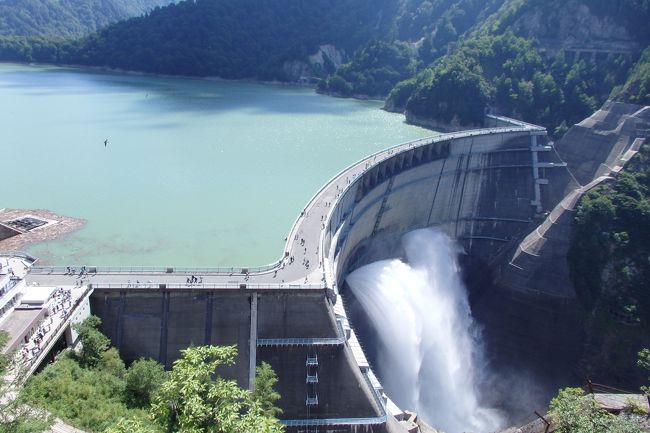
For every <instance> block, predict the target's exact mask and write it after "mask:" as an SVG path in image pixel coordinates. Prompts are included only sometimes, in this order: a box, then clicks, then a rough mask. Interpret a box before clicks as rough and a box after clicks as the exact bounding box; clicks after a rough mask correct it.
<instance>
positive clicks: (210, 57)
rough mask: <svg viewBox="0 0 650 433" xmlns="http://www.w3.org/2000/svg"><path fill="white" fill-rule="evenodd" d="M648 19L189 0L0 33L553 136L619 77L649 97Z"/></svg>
mask: <svg viewBox="0 0 650 433" xmlns="http://www.w3.org/2000/svg"><path fill="white" fill-rule="evenodd" d="M1 1H2V0H0V5H2V4H7V2H9V1H18V0H4V3H3V2H1ZM29 1H37V0H29ZM41 1H45V0H41ZM64 1H71V0H62V2H64ZM86 1H91V0H86ZM114 1H117V0H114ZM122 1H124V0H122ZM141 1H144V0H141ZM648 22H650V1H649V0H621V1H618V2H610V1H606V0H313V1H309V2H304V1H300V0H275V1H271V0H195V1H184V2H180V3H178V4H172V5H170V6H167V7H163V8H157V9H155V10H153V11H152V12H150V13H148V14H147V15H145V16H142V17H137V18H132V19H129V20H126V21H121V22H118V23H116V24H113V25H110V26H109V27H107V28H105V29H103V30H101V31H99V32H97V33H94V34H92V35H89V36H87V37H84V38H81V39H76V40H67V41H60V40H59V41H55V40H52V39H51V38H31V39H30V38H17V37H6V38H0V59H3V60H17V61H40V62H51V63H66V64H80V65H91V66H102V67H109V68H119V69H126V70H137V71H143V72H150V73H164V74H180V75H192V76H220V77H223V78H253V79H263V80H280V81H310V82H317V81H318V82H319V83H318V88H319V90H320V91H322V92H328V93H332V94H336V95H340V96H359V97H365V96H372V97H386V96H387V97H388V98H387V101H386V108H387V109H388V110H392V111H398V112H405V113H406V115H407V118H408V119H409V120H410V121H411V122H414V123H419V124H424V125H429V126H432V127H436V128H446V127H451V128H456V127H466V126H471V125H476V124H478V123H480V122H481V119H482V117H483V114H484V113H485V112H486V111H492V112H495V113H499V114H504V115H509V116H513V117H517V118H521V119H523V120H526V121H530V122H533V123H539V124H541V125H544V126H546V127H547V128H549V130H550V131H551V132H552V133H556V134H557V135H560V134H561V133H562V132H563V131H565V130H566V129H567V126H568V125H571V124H573V123H574V122H576V121H579V120H580V119H582V118H584V117H586V116H588V115H589V114H590V113H591V112H593V111H594V110H595V109H596V108H597V107H598V106H599V105H600V104H602V102H604V100H605V99H607V98H609V97H614V96H616V95H617V94H619V90H620V88H621V87H622V86H623V85H625V87H624V88H625V91H623V92H622V93H620V96H618V97H617V98H619V99H621V100H629V101H637V102H639V101H643V100H646V99H647V95H648V90H647V82H648V79H647V71H648V69H647V56H645V57H644V60H642V61H641V63H639V64H638V65H637V66H636V68H634V72H633V73H632V75H630V71H631V70H632V67H633V66H634V65H635V63H636V62H637V61H638V60H639V58H640V55H641V52H642V50H643V49H644V48H645V47H647V46H648V41H650V30H649V28H650V27H649V26H647V23H648ZM644 62H645V63H644ZM644 64H645V65H646V66H645V67H644V66H643V65H644ZM626 83H627V84H626Z"/></svg>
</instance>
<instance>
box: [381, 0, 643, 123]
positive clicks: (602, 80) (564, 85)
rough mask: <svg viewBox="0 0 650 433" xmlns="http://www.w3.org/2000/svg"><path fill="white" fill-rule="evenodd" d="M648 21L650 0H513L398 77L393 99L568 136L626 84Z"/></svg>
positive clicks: (408, 106) (415, 117)
mask: <svg viewBox="0 0 650 433" xmlns="http://www.w3.org/2000/svg"><path fill="white" fill-rule="evenodd" d="M643 22H645V23H647V22H650V2H648V1H638V0H624V1H622V2H617V3H616V4H613V3H611V2H603V1H601V0H569V1H565V0H509V1H508V2H507V3H505V4H504V6H503V7H502V8H501V9H500V10H499V11H498V12H497V13H495V14H493V15H492V16H490V17H488V18H487V19H486V20H485V21H484V22H483V23H481V24H479V25H478V26H476V27H475V28H474V29H472V30H471V31H470V32H468V33H467V34H466V35H465V36H464V38H462V40H461V42H460V43H459V44H458V46H457V47H456V48H455V49H454V50H453V52H451V53H450V54H448V55H446V56H444V57H442V58H440V59H438V60H437V61H435V62H434V63H433V64H431V65H430V66H429V67H427V68H425V69H423V70H421V71H420V72H419V73H418V74H417V75H416V77H414V78H411V79H408V80H407V81H403V82H401V83H399V84H397V85H396V86H395V88H393V90H392V92H391V94H390V95H389V97H388V100H387V103H386V106H387V108H388V109H391V110H394V111H405V112H406V114H407V117H408V118H409V119H410V120H411V121H413V122H415V123H423V124H428V125H432V126H439V127H441V126H445V125H447V126H449V125H451V126H452V127H461V126H468V125H475V124H478V123H479V122H480V120H481V119H482V116H483V114H484V112H485V111H486V110H491V111H493V112H497V113H500V114H505V115H509V116H513V117H517V118H522V119H523V120H526V121H530V122H534V123H539V124H541V125H544V126H546V127H548V128H550V130H551V132H554V131H555V132H556V133H557V135H561V133H562V132H563V131H565V130H566V127H567V125H571V124H573V123H575V122H577V121H579V120H580V119H582V118H584V117H586V116H588V115H589V114H590V113H592V112H593V111H594V110H595V109H596V108H597V107H598V106H600V105H601V104H602V103H603V102H604V101H605V100H606V99H607V98H608V97H610V96H614V95H615V94H616V93H617V89H618V86H620V85H622V84H623V83H625V82H626V80H627V78H628V74H629V72H630V68H631V67H632V66H633V65H634V64H635V62H637V60H638V58H639V55H640V51H641V50H642V49H643V48H645V47H646V46H647V45H648V30H647V25H646V26H643V25H641V24H640V23H643ZM635 70H637V71H638V73H637V74H642V72H643V71H644V70H645V71H647V69H643V68H641V67H637V69H635ZM637 78H638V79H637V80H636V82H637V83H640V82H641V81H642V77H637ZM640 79H641V81H639V80H640ZM642 87H643V86H641V88H639V86H636V87H635V89H636V93H639V92H641V93H642V92H643V88H642ZM628 88H629V86H628ZM459 95H461V97H459ZM641 99H642V98H641ZM641 99H640V98H639V97H637V100H641Z"/></svg>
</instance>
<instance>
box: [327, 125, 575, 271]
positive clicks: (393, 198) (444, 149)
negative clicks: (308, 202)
mask: <svg viewBox="0 0 650 433" xmlns="http://www.w3.org/2000/svg"><path fill="white" fill-rule="evenodd" d="M563 167H564V165H563V164H562V162H561V161H560V160H559V158H558V157H557V155H556V153H555V152H554V151H553V149H552V147H551V146H549V145H548V140H547V137H546V131H545V130H543V129H541V128H518V129H517V128H513V129H508V130H500V129H492V130H478V131H473V132H467V133H459V134H446V135H443V136H439V137H434V138H433V139H430V140H429V142H427V143H424V144H420V145H418V146H417V147H413V148H407V149H403V150H400V151H396V152H395V153H393V154H392V155H391V156H390V157H389V158H387V159H385V160H383V161H381V162H379V163H377V164H376V165H375V166H373V167H372V168H369V169H368V170H366V171H365V172H364V173H363V174H361V175H360V176H359V177H357V178H356V179H355V180H354V182H352V183H351V184H350V186H349V188H348V189H347V190H345V192H344V193H343V195H342V196H341V197H340V198H339V201H338V202H337V203H336V204H335V207H334V209H333V210H332V212H331V215H330V219H329V221H328V226H327V231H326V233H325V236H324V244H323V245H324V248H325V251H327V252H328V254H327V256H328V260H329V264H330V265H331V266H332V267H331V268H330V269H327V268H326V269H327V270H328V271H330V272H331V274H330V277H331V278H332V280H333V281H332V282H333V283H334V284H336V283H342V281H343V280H344V279H345V276H346V275H347V274H348V273H350V272H352V271H353V270H355V269H356V268H358V267H360V266H363V265H364V264H367V263H370V262H372V261H376V260H380V259H385V258H389V257H395V256H399V251H398V245H399V239H400V237H401V235H402V234H404V233H406V232H408V231H411V230H414V229H418V228H424V227H433V226H435V227H437V228H439V229H441V230H443V231H444V232H446V233H447V234H448V235H449V236H451V237H452V238H455V239H457V240H458V241H459V242H460V243H461V244H462V245H463V247H464V249H465V251H466V252H467V253H468V254H470V255H471V256H474V257H476V258H479V259H480V260H483V261H485V262H486V263H492V262H494V260H495V259H496V258H497V257H498V256H499V255H500V254H501V253H502V252H503V251H505V250H507V249H508V247H509V246H511V245H513V244H516V243H517V242H518V241H519V240H521V238H522V237H523V236H525V234H526V233H528V232H529V231H530V230H531V227H532V226H533V225H534V224H535V221H536V219H537V218H538V217H540V216H541V215H543V212H544V210H545V209H548V208H549V207H550V208H552V205H554V203H551V202H552V201H553V200H554V199H555V198H554V197H552V196H553V195H554V194H549V193H548V192H547V191H546V190H545V187H546V185H547V184H548V183H549V182H550V181H549V177H553V176H555V175H554V174H553V171H557V170H562V168H563ZM537 222H539V221H537Z"/></svg>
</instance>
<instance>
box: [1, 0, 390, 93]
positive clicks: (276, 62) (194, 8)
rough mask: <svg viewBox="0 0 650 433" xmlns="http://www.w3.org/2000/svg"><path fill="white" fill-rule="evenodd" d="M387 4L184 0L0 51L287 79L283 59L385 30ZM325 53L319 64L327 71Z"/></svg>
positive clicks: (11, 43) (287, 63)
mask: <svg viewBox="0 0 650 433" xmlns="http://www.w3.org/2000/svg"><path fill="white" fill-rule="evenodd" d="M395 10H396V3H395V1H393V0H313V1H309V2H305V1H296V0H197V1H185V2H180V3H178V4H172V5H170V6H168V7H166V8H160V9H156V10H154V11H152V12H151V13H149V14H147V15H146V16H143V17H138V18H132V19H130V20H126V21H122V22H119V23H117V24H114V25H112V26H110V27H108V28H107V29H105V30H102V31H100V32H98V33H95V34H93V35H91V36H90V37H88V38H84V39H82V40H79V41H75V42H73V43H71V44H70V43H68V44H48V43H47V41H39V42H38V44H40V46H41V48H40V49H39V50H38V52H36V51H35V50H34V46H35V44H34V41H25V40H18V39H12V40H5V42H4V44H3V48H4V49H3V50H1V51H3V52H4V53H2V52H1V51H0V55H2V56H3V57H4V58H12V57H14V58H17V59H20V58H21V57H26V58H29V57H30V56H31V57H33V58H34V59H35V60H40V59H41V58H43V57H46V58H47V57H49V58H50V59H51V61H54V62H59V61H60V62H66V63H77V64H83V65H94V66H106V67H111V68H122V69H129V70H138V71H144V72H153V73H165V74H183V75H194V76H220V77H224V78H258V79H280V80H290V79H292V78H296V77H295V74H291V69H292V64H291V62H294V61H297V60H303V61H304V60H306V59H307V57H308V56H310V55H313V54H316V53H317V52H318V50H319V46H321V45H328V44H329V45H333V46H335V47H336V49H337V51H338V50H348V51H350V52H352V51H354V49H355V48H356V47H357V46H359V45H360V44H361V43H364V42H366V41H368V40H369V39H372V38H374V37H377V36H379V35H384V34H387V33H388V32H389V31H390V27H391V24H392V19H393V17H394V15H395ZM332 56H334V55H332ZM325 57H326V58H321V60H322V61H321V62H320V63H319V64H320V66H321V67H325V68H328V67H329V68H331V70H334V68H335V66H333V65H330V64H329V63H328V60H329V61H331V59H329V56H325ZM301 72H302V71H299V73H298V74H297V75H301ZM309 73H311V71H309V72H307V74H309Z"/></svg>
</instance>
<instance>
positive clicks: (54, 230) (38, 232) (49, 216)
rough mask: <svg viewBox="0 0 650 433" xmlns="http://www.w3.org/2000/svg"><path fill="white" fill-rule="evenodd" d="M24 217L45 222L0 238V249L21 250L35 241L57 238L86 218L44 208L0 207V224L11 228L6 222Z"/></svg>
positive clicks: (76, 226) (72, 229) (79, 225)
mask: <svg viewBox="0 0 650 433" xmlns="http://www.w3.org/2000/svg"><path fill="white" fill-rule="evenodd" d="M24 217H32V218H36V219H39V220H41V221H46V222H47V224H45V225H42V226H41V227H37V228H35V229H32V230H30V231H27V232H24V233H19V234H17V235H15V236H11V237H8V238H6V239H3V240H0V250H2V251H7V250H21V249H22V248H25V247H26V246H27V245H31V244H34V243H37V242H43V241H50V240H54V239H58V238H60V237H62V236H65V235H67V234H69V233H72V232H74V231H75V230H79V229H80V228H81V227H83V225H84V224H86V220H83V219H78V218H72V217H68V216H63V215H59V214H56V213H54V212H51V211H49V210H46V209H0V224H3V225H5V226H7V227H9V228H11V229H13V230H16V228H15V227H14V226H11V225H8V224H7V222H8V221H13V220H16V219H20V218H24Z"/></svg>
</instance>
